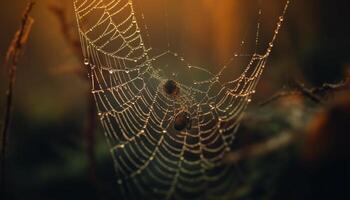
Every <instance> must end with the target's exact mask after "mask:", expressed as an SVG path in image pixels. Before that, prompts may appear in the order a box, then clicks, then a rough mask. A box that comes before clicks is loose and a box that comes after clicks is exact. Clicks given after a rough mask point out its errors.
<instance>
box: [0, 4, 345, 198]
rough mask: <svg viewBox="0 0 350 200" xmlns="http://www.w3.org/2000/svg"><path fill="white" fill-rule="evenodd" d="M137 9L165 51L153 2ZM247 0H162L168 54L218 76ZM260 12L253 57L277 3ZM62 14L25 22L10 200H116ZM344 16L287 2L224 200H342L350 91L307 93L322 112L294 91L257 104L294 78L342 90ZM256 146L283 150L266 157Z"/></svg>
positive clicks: (16, 13)
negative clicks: (234, 180)
mask: <svg viewBox="0 0 350 200" xmlns="http://www.w3.org/2000/svg"><path fill="white" fill-rule="evenodd" d="M139 1H142V2H143V8H144V9H145V14H146V17H147V16H148V18H146V21H145V23H146V24H147V25H149V26H150V30H151V33H152V34H151V38H150V43H151V44H152V45H154V46H157V47H158V48H164V47H165V46H166V41H165V39H164V38H165V37H164V36H162V35H161V34H164V27H165V25H164V23H165V22H164V17H163V14H164V13H162V11H164V9H163V6H161V5H162V4H161V1H159V0H152V2H151V1H145V0H139ZM254 2H255V1H254ZM256 2H258V1H256ZM256 2H255V3H251V2H248V3H247V2H244V1H243V0H222V1H220V2H219V1H215V0H198V1H184V0H182V1H172V0H169V1H168V12H169V19H168V21H169V30H170V33H171V34H170V41H171V42H172V44H173V48H174V50H176V51H178V52H181V53H182V54H183V55H184V56H185V57H186V58H187V59H188V60H190V61H191V63H195V64H200V65H204V66H208V67H209V69H210V70H212V71H215V70H217V68H215V67H216V66H219V65H221V64H222V63H224V62H225V61H226V60H228V59H229V58H230V57H232V53H233V52H234V50H235V49H237V46H238V45H239V42H240V41H241V40H242V39H243V38H244V36H246V34H245V32H244V30H248V32H250V33H254V34H255V32H254V29H255V28H256V23H253V22H254V20H255V19H256V18H254V15H255V14H256V13H257V11H256V10H257V5H259V4H257V3H256ZM260 2H261V3H260V5H261V8H262V10H263V16H262V18H261V21H262V29H261V45H260V48H261V49H265V48H266V47H267V43H266V41H269V40H270V38H271V36H272V34H273V31H274V29H275V26H276V22H277V17H278V15H279V13H280V12H281V10H282V8H283V6H284V1H277V0H261V1H260ZM25 6H26V1H23V0H2V1H0V11H1V12H0V27H1V29H0V61H1V63H3V60H4V58H5V55H6V51H7V48H8V46H9V44H10V42H11V40H12V38H13V34H14V33H15V31H16V30H17V29H18V27H19V25H20V20H21V15H22V12H23V10H24V8H25ZM72 7H73V6H72V1H71V0H62V1H59V2H58V1H53V0H52V1H50V0H37V1H36V5H35V7H34V9H33V12H32V14H31V15H32V16H33V18H34V20H35V23H34V26H33V30H32V33H31V34H30V38H29V41H28V44H27V45H26V47H25V52H24V54H23V56H22V57H21V61H20V64H19V66H18V73H17V82H16V86H15V96H14V110H13V120H12V125H11V129H10V137H9V146H8V148H9V150H8V167H7V169H8V170H7V182H8V185H9V189H8V197H9V198H10V199H16V200H17V199H27V200H28V199H76V198H79V199H117V198H118V194H117V193H116V192H115V191H116V190H115V189H114V188H115V187H116V180H117V179H116V178H115V175H114V171H113V163H112V160H111V157H110V155H109V153H108V152H109V151H108V147H107V144H106V142H105V139H104V136H103V131H102V129H101V127H100V126H99V124H98V122H97V120H96V119H95V118H94V116H95V115H94V111H93V109H92V108H91V101H90V98H89V97H90V96H89V83H88V81H87V80H86V78H85V77H86V72H85V69H84V68H83V67H82V66H81V63H82V60H81V58H80V57H79V56H80V55H79V54H78V53H77V50H76V49H75V48H76V45H75V44H72V43H71V41H70V40H69V39H68V40H67V36H66V35H65V34H66V33H67V32H69V33H68V34H69V35H70V34H72V35H73V36H72V37H73V38H74V36H75V31H76V25H75V19H74V13H73V10H72ZM349 8H350V3H349V1H345V0H344V1H336V2H335V1H331V0H323V1H321V0H309V1H300V0H295V1H292V4H291V6H290V8H289V10H288V14H287V15H286V22H285V24H284V26H283V28H282V31H281V33H280V35H279V37H278V40H277V42H276V47H275V48H274V51H273V54H272V55H271V57H270V59H269V63H268V67H267V70H266V71H265V74H264V75H263V78H262V79H261V82H260V84H259V86H258V89H257V94H256V95H255V97H254V99H253V103H252V105H251V106H250V108H249V110H248V113H247V115H246V117H245V119H244V121H243V124H242V127H241V129H240V130H239V131H238V133H237V139H236V142H235V144H234V149H235V151H237V152H243V153H242V155H245V156H244V157H242V156H240V157H238V158H239V159H237V155H232V157H231V161H229V162H232V159H233V160H234V163H235V165H237V171H238V172H239V173H238V174H240V176H239V178H240V179H241V184H240V185H239V186H237V187H235V188H232V191H230V192H229V195H228V196H227V197H225V198H226V199H247V200H248V199H340V198H341V197H344V195H348V194H347V193H346V188H347V187H346V186H348V181H349V178H350V177H349V176H350V171H349V169H350V168H349V166H350V165H349V154H350V149H349V146H350V140H349V139H350V137H349V132H350V131H349V129H348V128H347V127H346V125H348V124H349V122H350V120H349V116H350V98H349V90H346V89H345V90H341V91H338V90H336V91H332V90H333V89H329V90H331V91H329V90H326V91H323V90H322V91H321V92H320V93H317V95H319V97H320V98H322V102H321V103H320V102H315V101H312V98H311V100H310V98H308V97H307V95H305V93H303V92H302V91H303V90H301V92H300V91H299V90H298V91H299V93H301V95H298V94H297V95H295V94H294V95H286V97H284V98H280V99H278V100H276V101H273V102H269V103H267V104H266V105H264V106H262V105H260V104H259V103H260V102H263V101H265V100H266V99H269V98H270V97H271V96H273V95H274V94H276V93H278V92H280V91H285V92H288V91H294V89H295V87H294V84H291V82H293V81H294V80H298V81H300V82H302V83H304V84H305V88H316V87H321V86H322V84H324V83H334V84H336V83H340V82H341V81H343V80H346V78H347V77H348V76H349V67H350V56H349V47H350V39H349V35H350V29H349V25H348V24H349V12H348V10H349ZM147 12H148V14H147ZM62 13H63V14H62ZM60 14H62V15H60ZM62 16H64V17H62ZM62 25H67V27H69V29H67V27H66V28H65V27H64V26H62ZM159 38H162V39H159ZM253 42H254V41H253ZM162 45H163V46H162ZM204 58H205V59H204ZM7 81H8V79H7V70H6V69H4V68H1V70H0V92H1V93H0V94H1V95H0V97H1V98H0V108H1V109H0V110H1V112H3V109H4V106H3V105H4V104H5V92H6V87H7ZM305 88H302V89H305ZM299 89H300V88H299ZM316 92H317V91H316ZM297 93H298V92H297ZM321 93H322V94H321ZM91 113H92V114H91ZM95 123H96V125H95ZM0 125H1V126H2V125H3V124H2V122H1V123H0ZM285 135H287V139H286V138H284V136H285ZM280 140H282V142H281V141H280ZM266 141H270V142H275V143H276V142H277V143H278V142H280V143H281V144H280V145H277V147H278V148H277V147H276V148H272V150H270V149H269V148H266V146H269V143H267V142H266ZM278 144H279V143H278ZM259 145H260V146H259ZM264 145H265V146H264ZM272 146H274V145H272ZM252 148H253V149H254V148H258V151H257V152H258V153H255V154H254V153H251V151H252V150H251V149H252ZM244 152H248V153H244ZM249 152H250V153H249ZM228 160H230V159H228Z"/></svg>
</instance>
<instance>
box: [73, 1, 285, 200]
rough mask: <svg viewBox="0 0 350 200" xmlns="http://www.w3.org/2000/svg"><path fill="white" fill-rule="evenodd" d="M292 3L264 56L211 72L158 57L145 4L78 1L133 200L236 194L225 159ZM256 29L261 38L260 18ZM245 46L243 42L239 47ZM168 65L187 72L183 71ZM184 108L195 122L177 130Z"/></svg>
mask: <svg viewBox="0 0 350 200" xmlns="http://www.w3.org/2000/svg"><path fill="white" fill-rule="evenodd" d="M288 5H289V1H287V2H286V4H285V7H284V10H283V12H282V14H281V16H280V17H279V19H278V22H277V26H276V29H275V31H274V35H273V37H272V39H271V41H270V43H269V45H268V47H267V49H266V51H265V52H264V53H263V54H258V53H257V52H254V53H252V54H249V55H243V54H238V53H236V54H234V55H233V57H232V58H231V59H230V60H229V62H228V63H227V64H226V65H224V66H223V67H221V69H220V70H219V71H218V72H217V73H213V72H211V71H209V70H208V69H207V68H205V67H199V66H194V65H192V64H190V63H189V62H188V61H187V60H185V59H184V58H183V57H181V56H180V55H179V54H178V53H176V52H173V51H171V50H170V49H167V50H166V51H163V52H160V53H155V52H156V51H155V50H154V49H152V47H151V46H150V45H146V44H145V40H144V38H146V40H147V39H149V38H150V37H149V32H148V27H147V25H146V23H144V20H145V15H144V14H143V12H142V10H140V14H139V15H140V17H138V19H137V16H136V13H135V12H136V11H135V10H136V7H135V2H134V1H133V0H76V1H75V2H74V8H75V13H76V17H77V22H78V29H79V35H80V39H81V45H82V51H83V55H84V57H85V60H84V64H85V65H86V66H87V67H88V69H89V70H90V73H89V77H90V79H91V85H92V94H93V96H94V98H95V101H96V105H97V109H98V115H99V118H100V121H101V124H102V126H103V128H104V131H105V135H106V137H107V139H108V143H109V145H110V147H111V148H110V151H111V154H112V157H113V159H114V164H115V170H116V173H117V177H118V180H117V183H118V185H119V186H120V191H121V192H122V194H123V195H124V198H125V199H189V198H191V199H197V198H203V197H208V196H217V195H221V194H223V193H224V192H225V191H227V190H228V188H229V187H230V186H231V185H232V183H233V182H232V180H234V178H233V177H232V176H233V173H232V169H230V167H229V166H226V165H224V163H223V157H224V155H225V153H226V152H227V151H230V145H231V143H232V141H233V140H234V137H235V132H236V129H237V128H238V126H239V123H240V120H241V118H242V115H243V112H244V110H245V109H246V107H247V105H248V104H249V102H250V101H251V96H252V95H253V94H254V93H255V88H256V85H257V83H258V81H259V79H260V77H261V74H262V72H263V70H264V68H265V65H266V61H267V59H268V57H269V55H270V52H271V50H272V48H273V45H274V42H275V40H276V37H277V35H278V32H279V30H280V28H281V25H282V22H283V17H284V15H285V12H286V10H287V8H288ZM141 7H142V6H141ZM259 15H261V11H259ZM256 29H257V31H256V41H255V43H256V44H258V42H259V30H260V23H258V24H257V28H256ZM244 45H245V42H244V41H242V43H241V44H240V48H243V46H244ZM168 47H169V45H168ZM240 59H241V60H242V61H241V62H242V63H245V66H246V67H245V68H244V70H243V72H242V73H241V74H240V75H239V76H238V78H236V79H233V80H232V79H231V80H225V79H224V77H223V74H225V73H226V70H227V68H229V66H230V64H232V63H234V62H238V60H240ZM164 66H167V67H165V68H164ZM169 66H176V68H179V69H178V71H177V73H175V72H174V70H172V68H171V67H169ZM173 68H175V67H173ZM178 73H182V74H181V75H178ZM168 80H174V81H175V82H176V83H177V87H178V89H179V94H178V96H176V97H174V96H169V95H168V94H166V93H165V91H164V88H163V86H164V84H165V83H166V82H167V81H168ZM181 112H186V113H188V114H189V116H190V119H189V120H190V122H188V123H189V124H190V127H189V128H187V129H183V130H180V131H179V130H176V129H175V128H174V123H175V122H174V121H175V118H176V116H177V115H178V114H179V113H181Z"/></svg>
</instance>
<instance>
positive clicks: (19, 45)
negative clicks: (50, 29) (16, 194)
mask: <svg viewBox="0 0 350 200" xmlns="http://www.w3.org/2000/svg"><path fill="white" fill-rule="evenodd" d="M34 4H35V3H34V2H30V3H28V4H27V7H26V9H25V11H24V14H23V17H22V21H21V26H20V28H19V30H18V31H17V32H16V33H15V35H14V38H13V40H12V42H11V44H10V46H9V48H8V50H7V54H6V58H5V64H4V65H5V66H6V67H7V69H8V77H9V78H8V79H9V83H8V88H7V93H6V104H5V113H4V126H3V128H2V131H1V190H2V192H1V194H3V195H5V191H6V190H5V187H6V185H5V175H6V173H5V168H6V154H7V142H8V141H7V140H8V132H9V128H10V124H11V117H12V116H11V114H12V113H11V112H12V107H13V105H12V102H13V93H14V85H15V82H16V70H17V65H18V62H19V59H20V56H21V54H22V53H23V47H24V45H25V44H26V43H27V41H28V38H29V34H30V32H31V30H32V25H33V23H34V20H33V18H32V17H30V16H29V14H30V12H31V11H32V8H33V6H34Z"/></svg>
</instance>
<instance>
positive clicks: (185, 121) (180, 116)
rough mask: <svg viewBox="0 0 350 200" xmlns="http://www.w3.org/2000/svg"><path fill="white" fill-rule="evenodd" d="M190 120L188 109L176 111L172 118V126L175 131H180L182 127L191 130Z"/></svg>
mask: <svg viewBox="0 0 350 200" xmlns="http://www.w3.org/2000/svg"><path fill="white" fill-rule="evenodd" d="M191 127H192V120H191V115H190V113H189V112H188V111H185V110H182V111H180V112H178V113H177V114H176V116H175V119H174V128H175V130H177V131H182V130H184V129H187V130H191Z"/></svg>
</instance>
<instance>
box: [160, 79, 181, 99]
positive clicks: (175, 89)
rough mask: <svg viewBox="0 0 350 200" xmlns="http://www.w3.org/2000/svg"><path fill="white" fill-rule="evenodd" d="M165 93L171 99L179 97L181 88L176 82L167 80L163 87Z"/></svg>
mask: <svg viewBox="0 0 350 200" xmlns="http://www.w3.org/2000/svg"><path fill="white" fill-rule="evenodd" d="M163 91H164V92H165V94H167V95H168V96H170V97H173V98H175V97H178V96H179V94H180V88H179V86H178V85H177V83H176V82H175V81H174V80H167V81H166V82H165V83H164V85H163Z"/></svg>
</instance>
